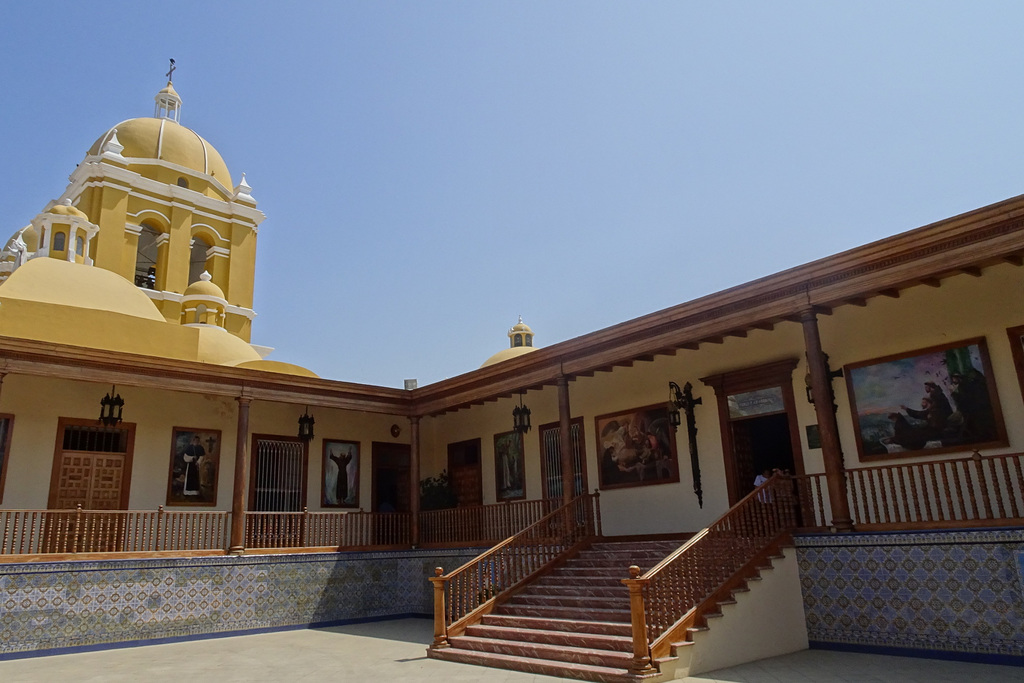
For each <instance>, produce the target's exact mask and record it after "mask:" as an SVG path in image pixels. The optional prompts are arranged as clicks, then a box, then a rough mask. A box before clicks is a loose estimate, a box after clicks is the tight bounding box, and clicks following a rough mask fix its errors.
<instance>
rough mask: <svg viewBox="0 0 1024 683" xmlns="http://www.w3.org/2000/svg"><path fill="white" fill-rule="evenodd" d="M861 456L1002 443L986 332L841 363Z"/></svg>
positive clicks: (890, 455)
mask: <svg viewBox="0 0 1024 683" xmlns="http://www.w3.org/2000/svg"><path fill="white" fill-rule="evenodd" d="M845 372H846V387H847V390H848V391H849V394H850V406H851V410H852V411H853V423H854V432H855V434H856V437H857V451H858V452H859V454H860V458H861V460H878V459H883V458H899V457H913V456H919V455H933V454H937V453H950V452H954V451H962V450H967V449H978V448H990V447H996V446H1005V445H1007V441H1006V428H1005V426H1004V425H1003V414H1002V410H1000V407H999V398H998V396H997V394H996V386H995V379H994V377H993V375H992V365H991V363H990V361H989V356H988V347H987V346H986V344H985V339H984V338H983V337H979V338H977V339H967V340H964V341H958V342H954V343H952V344H944V345H942V346H934V347H931V348H927V349H920V350H917V351H910V352H908V353H902V354H898V355H894V356H887V357H885V358H876V359H874V360H869V361H865V362H863V363H852V364H850V365H847V366H846V368H845Z"/></svg>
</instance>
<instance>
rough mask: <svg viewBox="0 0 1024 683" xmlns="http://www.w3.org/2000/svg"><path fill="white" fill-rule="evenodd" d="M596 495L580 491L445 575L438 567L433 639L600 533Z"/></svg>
mask: <svg viewBox="0 0 1024 683" xmlns="http://www.w3.org/2000/svg"><path fill="white" fill-rule="evenodd" d="M598 496H599V494H598V493H597V492H596V491H595V492H594V493H593V494H582V495H580V496H577V497H576V498H575V499H573V500H572V501H570V502H569V503H566V504H565V505H562V506H561V507H559V508H558V509H556V510H554V511H553V512H551V513H549V514H547V515H545V516H544V517H542V518H540V519H539V520H538V521H536V522H535V523H533V524H531V525H530V526H528V527H527V528H525V529H523V530H522V531H520V532H519V533H517V534H515V535H514V536H512V537H510V538H507V539H506V540H504V541H502V542H501V543H499V544H498V545H496V546H494V547H493V548H491V549H490V550H488V551H487V552H485V553H483V554H481V555H479V556H477V557H476V558H474V559H472V560H470V561H469V562H467V563H466V564H464V565H462V566H461V567H459V568H458V569H456V570H455V571H453V572H450V573H448V574H445V573H444V570H443V569H442V568H441V567H438V568H437V569H435V570H434V572H435V574H436V576H432V577H430V581H431V582H432V583H433V584H434V641H433V644H432V646H431V647H433V648H446V647H448V646H449V642H448V638H449V637H450V636H456V635H459V634H461V633H462V632H463V631H464V630H465V629H466V627H467V626H468V625H470V624H471V623H474V622H475V621H478V620H479V618H480V617H481V616H482V615H483V614H486V613H487V612H488V611H490V609H491V608H492V607H493V606H494V604H495V603H496V601H498V600H500V599H502V598H503V597H504V596H505V595H507V594H508V592H509V591H510V590H512V589H514V588H516V587H518V586H520V585H522V584H523V583H526V582H527V581H529V580H531V579H532V578H534V577H535V576H537V575H538V574H539V573H540V572H542V571H544V570H545V569H547V568H549V567H550V566H551V565H552V564H554V563H555V562H556V561H558V560H561V559H563V558H565V557H567V556H568V555H570V554H571V553H573V552H575V550H577V549H578V548H579V547H580V546H581V544H583V543H584V542H586V541H588V540H589V539H591V538H593V537H594V536H599V535H600V534H601V528H600V515H599V508H600V502H599V498H598Z"/></svg>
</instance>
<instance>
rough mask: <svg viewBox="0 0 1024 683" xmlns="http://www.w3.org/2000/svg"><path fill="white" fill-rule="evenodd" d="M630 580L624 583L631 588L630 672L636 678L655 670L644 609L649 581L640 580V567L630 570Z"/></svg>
mask: <svg viewBox="0 0 1024 683" xmlns="http://www.w3.org/2000/svg"><path fill="white" fill-rule="evenodd" d="M629 576H630V578H628V579H623V580H622V583H624V584H626V586H627V587H628V588H629V613H630V623H631V625H632V633H633V661H632V662H630V665H629V672H630V673H631V674H633V675H636V676H641V675H645V674H651V673H653V672H654V668H653V667H652V666H651V648H650V644H649V642H648V639H647V638H648V636H647V615H646V613H645V609H644V593H643V591H644V586H645V585H646V584H647V581H646V580H644V579H641V578H639V576H640V567H638V566H636V565H633V566H632V567H630V568H629Z"/></svg>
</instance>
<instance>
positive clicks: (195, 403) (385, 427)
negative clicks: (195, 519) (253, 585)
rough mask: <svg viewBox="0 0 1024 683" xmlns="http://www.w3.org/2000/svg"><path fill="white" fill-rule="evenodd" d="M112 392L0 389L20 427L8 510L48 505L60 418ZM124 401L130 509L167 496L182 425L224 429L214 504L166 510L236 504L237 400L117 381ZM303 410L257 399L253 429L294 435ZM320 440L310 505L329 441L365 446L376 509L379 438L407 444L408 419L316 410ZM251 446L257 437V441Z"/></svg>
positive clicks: (53, 386)
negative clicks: (131, 439) (396, 432)
mask: <svg viewBox="0 0 1024 683" xmlns="http://www.w3.org/2000/svg"><path fill="white" fill-rule="evenodd" d="M109 390H110V387H109V386H108V385H101V384H96V383H92V382H79V381H71V380H62V379H53V378H39V377H27V376H24V375H8V376H7V378H6V379H5V380H4V383H3V386H2V391H0V412H2V413H13V414H14V415H15V418H14V427H13V436H12V440H11V450H10V453H9V454H8V458H9V459H8V467H7V480H6V485H5V486H4V496H3V507H4V508H5V509H44V508H46V505H47V498H48V494H49V489H50V477H51V472H52V466H53V457H54V447H55V444H56V438H57V422H58V419H59V418H61V417H72V418H80V419H86V420H94V419H96V417H98V415H99V400H100V398H101V397H103V395H104V394H105V393H107V392H108V391H109ZM117 392H118V393H119V394H120V395H121V396H122V398H124V401H125V407H124V420H125V421H126V422H133V423H135V425H136V432H135V447H134V454H133V460H132V477H131V495H130V500H129V507H130V508H131V509H136V510H155V509H156V508H157V506H159V505H164V504H165V502H166V499H167V482H168V475H169V471H170V465H171V460H170V458H171V438H172V431H173V429H174V428H175V427H182V428H191V429H197V430H220V432H221V447H220V448H221V451H220V462H219V467H220V472H219V475H218V480H217V504H216V506H215V507H203V508H194V507H193V506H165V507H167V509H177V508H181V509H186V508H187V509H216V510H230V509H231V491H232V486H233V478H234V467H235V446H236V444H235V436H236V433H237V425H238V406H237V402H236V401H235V400H234V399H232V398H228V397H221V396H206V395H202V394H186V393H183V392H177V391H164V390H159V389H152V388H142V387H130V386H120V385H119V386H118V387H117ZM303 409H304V407H303V406H296V405H287V404H276V403H268V402H265V401H254V402H253V403H252V405H251V407H250V417H249V419H250V427H251V433H252V434H268V435H279V436H287V437H292V436H295V434H296V432H297V427H298V416H299V415H300V414H302V411H303ZM311 412H312V413H313V415H314V416H315V418H316V434H317V436H316V438H314V439H313V441H312V442H311V443H310V445H309V467H308V481H307V506H308V507H309V509H310V510H311V511H316V510H322V509H325V508H323V507H322V506H321V504H320V503H321V493H322V490H321V489H322V486H321V480H322V478H323V468H322V458H323V439H324V438H325V437H326V438H328V439H343V440H347V441H357V442H359V443H360V453H361V456H362V461H361V462H360V471H359V486H360V490H359V496H360V498H359V500H360V506H361V507H362V508H363V509H366V510H369V509H370V500H371V497H372V489H371V461H372V456H371V453H372V443H373V442H374V441H381V442H391V443H396V442H397V443H408V437H409V429H408V420H406V419H404V418H399V417H395V416H389V415H370V414H365V413H353V412H348V411H342V410H331V409H324V408H314V409H311ZM392 424H398V425H399V426H401V427H402V433H401V435H400V436H399V438H398V439H394V438H392V437H391V435H390V429H391V425H392ZM250 445H251V439H250Z"/></svg>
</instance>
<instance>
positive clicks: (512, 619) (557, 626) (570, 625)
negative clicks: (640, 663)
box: [480, 614, 633, 638]
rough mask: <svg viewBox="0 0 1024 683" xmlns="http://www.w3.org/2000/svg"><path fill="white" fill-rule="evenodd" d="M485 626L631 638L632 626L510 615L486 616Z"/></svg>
mask: <svg viewBox="0 0 1024 683" xmlns="http://www.w3.org/2000/svg"><path fill="white" fill-rule="evenodd" d="M480 623H482V624H484V625H486V626H502V627H507V628H520V629H538V630H543V631H566V632H570V633H589V634H597V635H609V636H622V637H626V638H631V637H632V633H633V631H632V625H631V624H629V623H622V622H614V621H589V620H588V621H577V620H568V619H557V618H551V617H529V616H515V615H511V614H486V615H484V617H483V619H482V620H481V622H480Z"/></svg>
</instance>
